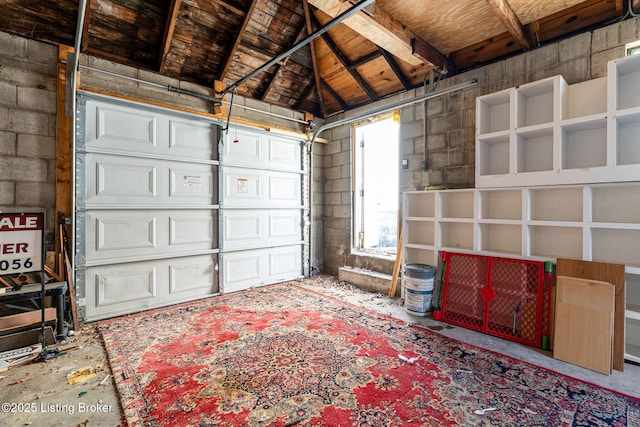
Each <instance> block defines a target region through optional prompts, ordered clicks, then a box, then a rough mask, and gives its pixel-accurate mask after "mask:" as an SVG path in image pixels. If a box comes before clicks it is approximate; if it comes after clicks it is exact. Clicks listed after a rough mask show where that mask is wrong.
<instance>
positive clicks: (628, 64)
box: [607, 55, 640, 110]
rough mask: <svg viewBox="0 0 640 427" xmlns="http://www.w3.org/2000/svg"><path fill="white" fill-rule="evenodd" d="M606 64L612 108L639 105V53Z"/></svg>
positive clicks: (622, 108)
mask: <svg viewBox="0 0 640 427" xmlns="http://www.w3.org/2000/svg"><path fill="white" fill-rule="evenodd" d="M607 66H608V74H609V77H610V80H609V84H610V86H609V91H610V94H612V95H613V97H614V98H613V100H612V104H613V106H612V107H613V109H614V110H625V109H627V108H634V107H640V55H632V56H628V57H626V58H620V59H616V60H613V61H609V63H608V64H607Z"/></svg>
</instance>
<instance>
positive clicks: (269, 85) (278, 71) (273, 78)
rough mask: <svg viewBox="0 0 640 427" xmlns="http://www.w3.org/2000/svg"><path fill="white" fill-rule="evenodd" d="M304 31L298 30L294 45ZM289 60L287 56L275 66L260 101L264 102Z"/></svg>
mask: <svg viewBox="0 0 640 427" xmlns="http://www.w3.org/2000/svg"><path fill="white" fill-rule="evenodd" d="M305 31H306V27H305V26H304V25H303V26H302V28H301V29H300V31H299V32H298V36H297V37H296V40H295V43H294V44H297V43H299V42H300V40H302V39H303V38H304V36H305ZM290 58H291V56H288V57H286V58H285V59H284V61H282V63H280V64H277V65H276V71H275V72H274V73H273V75H272V76H271V79H270V80H269V81H268V82H267V85H266V86H265V88H264V90H263V91H262V93H261V94H260V96H259V98H260V100H261V101H264V100H265V98H266V97H267V95H268V94H269V91H271V88H273V86H274V83H275V82H276V80H277V79H278V77H280V74H281V73H282V70H283V69H284V67H285V66H286V65H287V62H289V59H290Z"/></svg>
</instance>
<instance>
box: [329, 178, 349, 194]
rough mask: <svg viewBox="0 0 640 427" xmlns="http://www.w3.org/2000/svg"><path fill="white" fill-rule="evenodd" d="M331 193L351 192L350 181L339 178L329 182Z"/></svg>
mask: <svg viewBox="0 0 640 427" xmlns="http://www.w3.org/2000/svg"><path fill="white" fill-rule="evenodd" d="M331 182H332V183H333V185H332V187H331V188H332V191H351V180H350V179H349V178H340V179H336V180H333V181H331Z"/></svg>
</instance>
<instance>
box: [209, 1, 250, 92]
mask: <svg viewBox="0 0 640 427" xmlns="http://www.w3.org/2000/svg"><path fill="white" fill-rule="evenodd" d="M216 2H217V3H220V2H219V1H218V0H216ZM256 4H258V0H253V1H252V2H251V4H250V5H249V9H248V10H247V11H246V12H241V13H240V15H242V14H244V21H243V22H242V26H241V27H240V31H238V35H237V36H236V40H235V42H234V43H233V46H231V48H230V49H229V53H228V54H227V60H226V61H225V63H224V66H223V67H222V71H220V76H219V77H218V80H224V78H225V77H226V76H227V73H228V72H229V67H230V66H231V63H232V62H233V57H234V55H235V53H236V51H237V50H238V46H240V42H242V38H243V37H244V33H245V32H246V31H247V26H248V25H249V22H250V21H251V16H253V10H254V9H255V8H256ZM225 7H226V6H225Z"/></svg>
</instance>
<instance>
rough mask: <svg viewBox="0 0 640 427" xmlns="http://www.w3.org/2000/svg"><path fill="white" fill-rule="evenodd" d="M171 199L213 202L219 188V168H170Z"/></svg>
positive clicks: (190, 166)
mask: <svg viewBox="0 0 640 427" xmlns="http://www.w3.org/2000/svg"><path fill="white" fill-rule="evenodd" d="M169 174H170V177H171V178H170V179H171V184H170V190H169V194H170V198H171V199H182V200H184V199H192V201H193V200H201V201H211V200H212V199H213V198H214V197H215V195H216V193H217V188H218V180H217V168H212V167H210V166H207V165H198V167H193V165H189V167H184V166H182V165H177V166H175V165H174V166H171V167H170V171H169Z"/></svg>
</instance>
